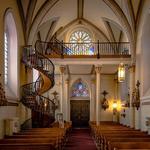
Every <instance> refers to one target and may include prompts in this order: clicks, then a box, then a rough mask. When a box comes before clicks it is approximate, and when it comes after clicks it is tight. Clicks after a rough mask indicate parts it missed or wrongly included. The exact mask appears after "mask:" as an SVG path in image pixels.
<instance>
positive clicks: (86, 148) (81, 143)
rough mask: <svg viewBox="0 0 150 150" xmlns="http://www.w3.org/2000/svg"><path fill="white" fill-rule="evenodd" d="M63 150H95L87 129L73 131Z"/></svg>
mask: <svg viewBox="0 0 150 150" xmlns="http://www.w3.org/2000/svg"><path fill="white" fill-rule="evenodd" d="M64 150H97V148H96V145H95V143H94V141H93V139H92V137H91V136H90V130H89V129H73V130H72V132H71V135H70V137H69V140H68V142H67V144H66V146H65V148H64Z"/></svg>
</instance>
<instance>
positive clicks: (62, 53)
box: [61, 40, 64, 59]
mask: <svg viewBox="0 0 150 150" xmlns="http://www.w3.org/2000/svg"><path fill="white" fill-rule="evenodd" d="M61 58H62V59H63V58H64V42H63V40H62V42H61Z"/></svg>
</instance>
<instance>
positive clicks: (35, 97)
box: [21, 46, 55, 117]
mask: <svg viewBox="0 0 150 150" xmlns="http://www.w3.org/2000/svg"><path fill="white" fill-rule="evenodd" d="M22 62H23V63H24V64H25V66H26V67H29V68H31V69H32V68H34V69H36V70H38V71H39V73H40V76H39V77H38V79H37V80H36V82H32V83H29V84H26V85H23V86H22V100H21V101H22V103H23V104H24V105H25V106H27V107H28V108H31V109H32V110H33V111H36V112H40V113H43V114H46V115H49V116H52V117H54V113H55V110H54V108H55V104H54V102H53V101H52V100H51V99H49V98H47V97H45V96H43V95H42V94H43V93H44V92H46V91H48V90H49V89H51V88H52V87H53V86H54V65H53V63H52V62H51V61H50V60H49V59H48V58H47V57H45V56H44V55H43V54H42V53H41V51H38V50H36V49H33V48H32V46H26V47H24V49H23V57H22Z"/></svg>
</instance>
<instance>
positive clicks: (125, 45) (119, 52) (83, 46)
mask: <svg viewBox="0 0 150 150" xmlns="http://www.w3.org/2000/svg"><path fill="white" fill-rule="evenodd" d="M36 49H40V50H42V53H43V54H46V55H51V56H54V55H60V56H61V57H62V58H63V57H67V56H68V57H69V56H94V57H97V58H100V57H105V56H108V57H110V56H112V57H115V56H116V57H120V56H121V57H128V56H130V55H131V54H130V43H129V42H101V43H100V42H99V41H98V42H90V43H65V42H63V41H62V42H60V41H59V40H57V39H55V40H53V41H51V42H42V41H37V43H36Z"/></svg>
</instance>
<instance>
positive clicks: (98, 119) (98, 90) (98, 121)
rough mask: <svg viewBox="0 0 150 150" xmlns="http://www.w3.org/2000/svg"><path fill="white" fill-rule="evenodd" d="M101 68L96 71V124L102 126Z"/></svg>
mask: <svg viewBox="0 0 150 150" xmlns="http://www.w3.org/2000/svg"><path fill="white" fill-rule="evenodd" d="M100 70H101V67H100V66H96V67H95V71H96V124H97V125H99V124H100V119H101V118H100V112H101V110H100V109H101V103H100V93H101V92H100Z"/></svg>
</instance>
